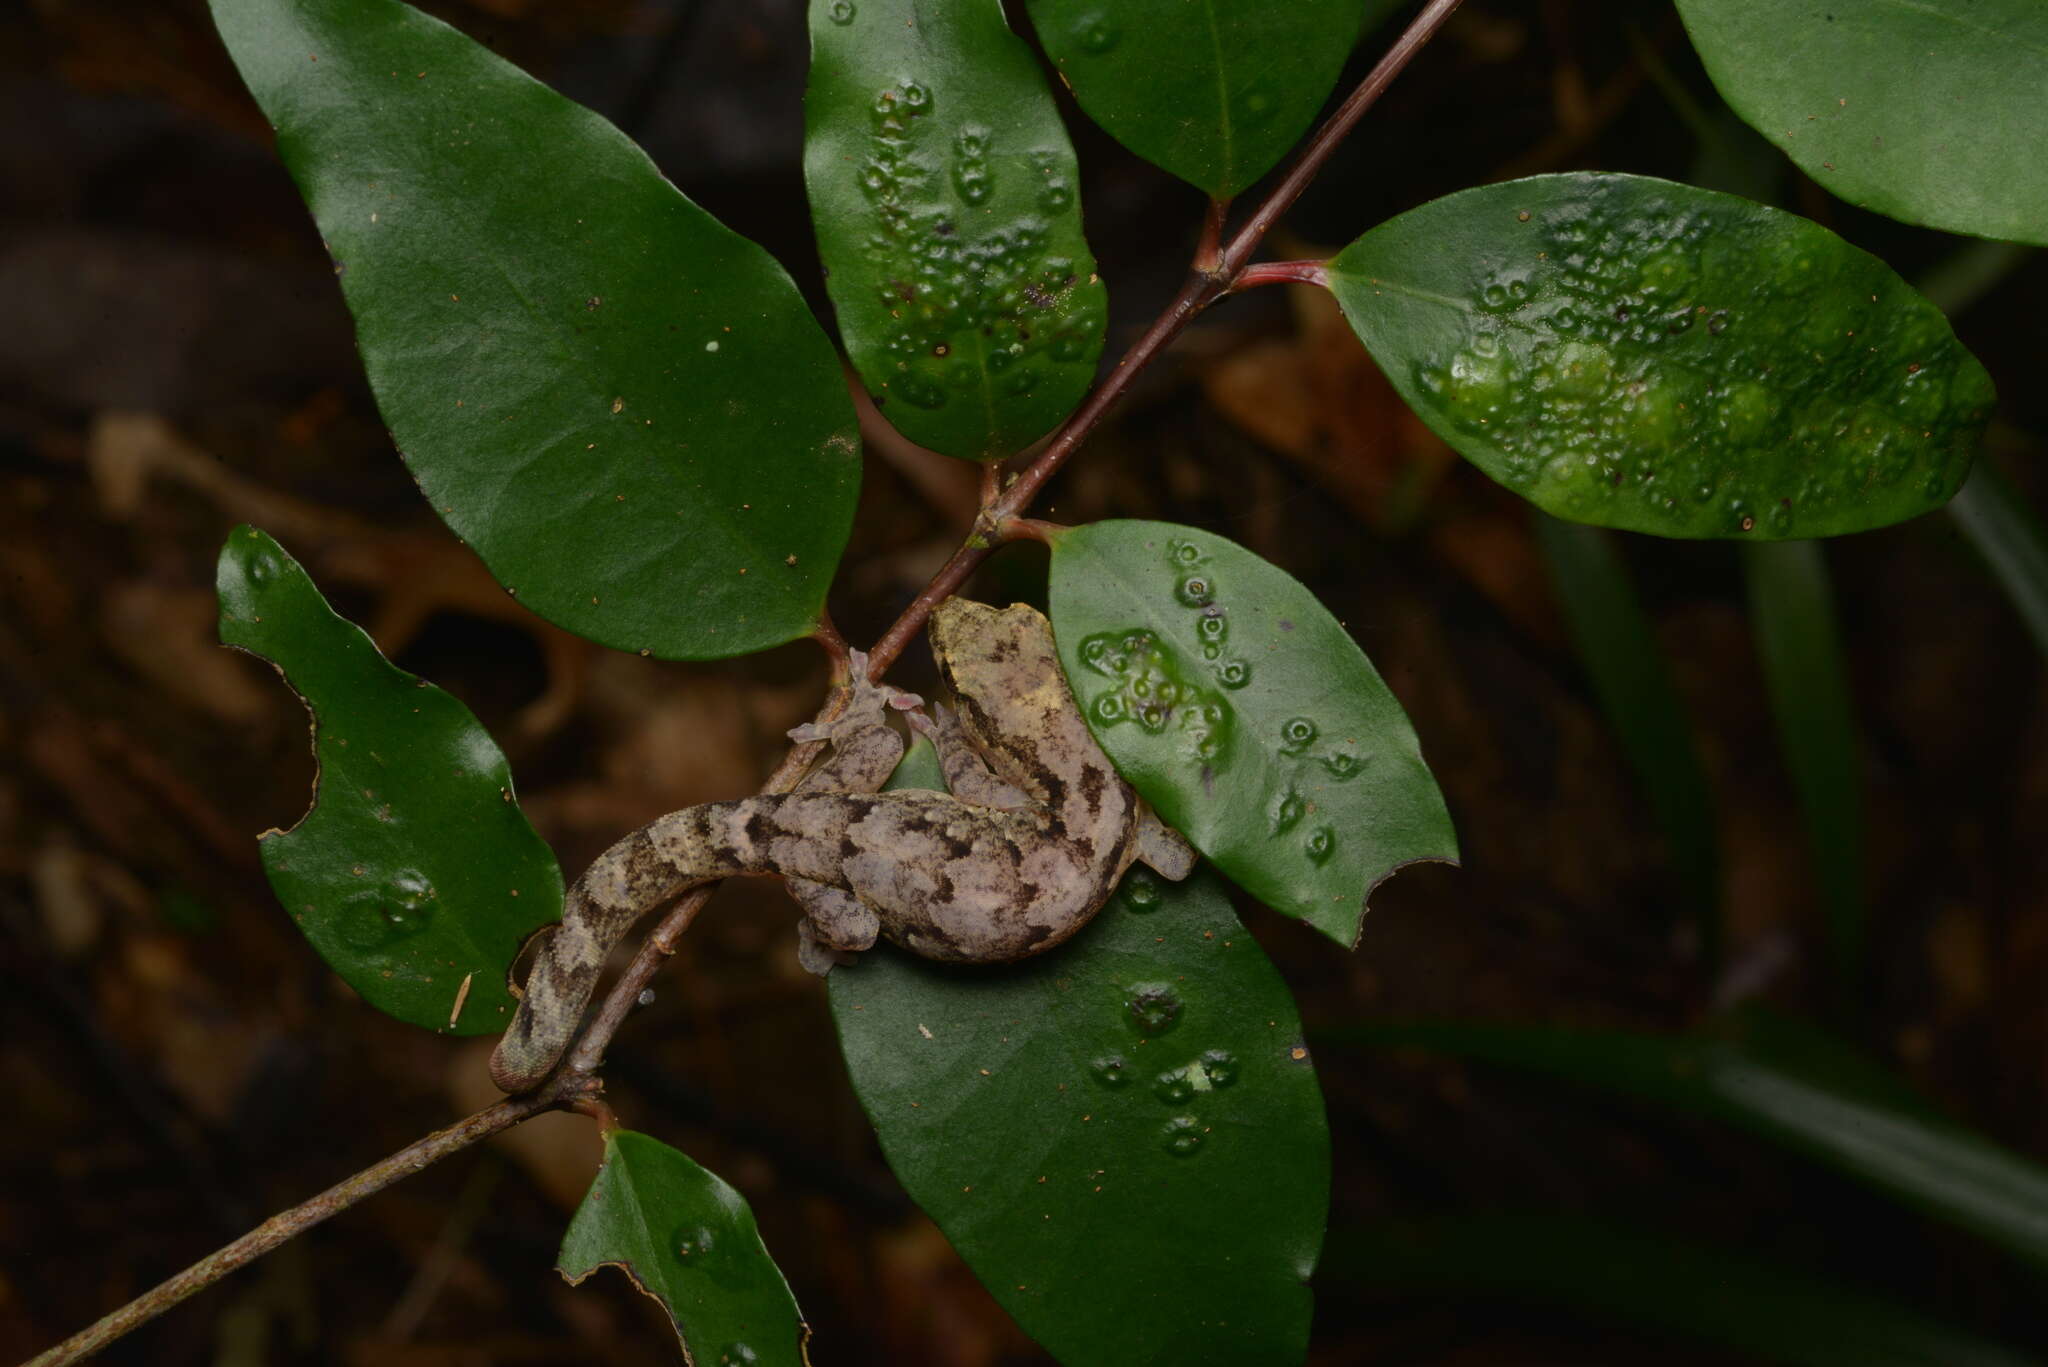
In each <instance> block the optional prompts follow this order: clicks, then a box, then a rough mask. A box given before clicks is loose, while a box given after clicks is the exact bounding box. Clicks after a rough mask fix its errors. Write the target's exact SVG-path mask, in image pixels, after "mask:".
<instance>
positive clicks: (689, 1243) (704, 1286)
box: [555, 1130, 811, 1367]
mask: <svg viewBox="0 0 2048 1367" xmlns="http://www.w3.org/2000/svg"><path fill="white" fill-rule="evenodd" d="M600 1267H616V1268H618V1269H619V1270H620V1271H621V1272H623V1273H625V1274H626V1275H627V1276H628V1277H630V1278H632V1280H633V1285H634V1286H635V1287H637V1288H638V1289H639V1290H640V1291H642V1292H644V1293H646V1294H647V1295H649V1296H651V1297H653V1298H654V1299H655V1300H657V1301H659V1302H660V1303H661V1308H662V1309H663V1310H665V1311H667V1312H668V1317H669V1322H670V1323H671V1324H673V1325H675V1329H676V1337H677V1338H679V1339H681V1340H682V1344H683V1351H684V1353H685V1354H687V1355H688V1360H689V1361H691V1362H696V1363H704V1364H709V1363H717V1364H721V1367H723V1365H724V1364H741V1363H745V1364H758V1367H808V1364H809V1362H810V1358H809V1357H808V1356H807V1355H806V1354H805V1352H804V1345H805V1343H806V1342H808V1341H809V1339H810V1336H811V1331H810V1326H809V1325H807V1324H805V1323H804V1318H803V1313H802V1312H801V1311H799V1310H798V1309H797V1306H796V1300H795V1298H794V1297H792V1296H791V1295H790V1294H789V1284H788V1283H787V1282H785V1281H784V1280H783V1279H782V1271H781V1269H780V1268H778V1267H776V1266H775V1261H774V1260H773V1259H772V1258H770V1257H769V1256H768V1250H767V1248H766V1247H765V1246H763V1244H762V1243H761V1235H760V1232H759V1231H758V1230H756V1229H755V1227H754V1212H753V1211H751V1210H749V1209H748V1208H747V1203H746V1201H744V1200H743V1199H741V1197H740V1194H739V1193H738V1192H736V1191H734V1190H733V1189H732V1188H731V1187H729V1186H727V1185H726V1184H725V1183H724V1182H722V1181H720V1180H719V1179H718V1177H717V1175H716V1174H714V1173H710V1172H706V1171H705V1170H704V1169H703V1168H700V1167H698V1166H697V1165H696V1164H695V1163H694V1162H692V1161H691V1160H690V1158H689V1157H688V1156H687V1155H685V1154H682V1153H678V1152H677V1151H676V1150H674V1149H672V1148H670V1147H669V1146H668V1145H666V1144H664V1143H662V1142H661V1141H660V1140H657V1139H654V1138H651V1137H649V1136H647V1135H644V1134H637V1133H635V1132H634V1131H632V1130H613V1131H611V1132H610V1133H609V1134H607V1135H606V1136H605V1140H604V1166H603V1167H601V1168H599V1169H598V1171H597V1180H596V1181H594V1182H592V1183H591V1184H590V1191H589V1193H588V1194H587V1195H586V1196H584V1198H583V1204H582V1205H580V1206H578V1207H577V1208H576V1216H575V1218H574V1219H573V1220H571V1221H570V1222H569V1230H568V1233H567V1234H565V1235H564V1236H563V1237H562V1251H561V1254H560V1256H559V1257H558V1258H557V1259H556V1260H555V1270H556V1271H558V1272H560V1273H561V1274H562V1275H563V1276H564V1277H566V1278H567V1279H568V1280H569V1284H570V1285H572V1286H574V1285H577V1284H579V1283H581V1282H582V1281H583V1280H584V1278H586V1277H588V1276H590V1274H591V1273H593V1272H595V1271H597V1270H598V1269H599V1268H600Z"/></svg>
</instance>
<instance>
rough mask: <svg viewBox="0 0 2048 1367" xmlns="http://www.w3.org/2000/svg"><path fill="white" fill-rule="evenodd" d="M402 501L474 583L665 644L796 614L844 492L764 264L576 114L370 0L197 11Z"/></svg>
mask: <svg viewBox="0 0 2048 1367" xmlns="http://www.w3.org/2000/svg"><path fill="white" fill-rule="evenodd" d="M213 14H214V20H215V22H216V23H217V24H218V25H219V26H220V31H221V36H222V37H223V38H225V39H226V40H227V45H228V50H229V52H230V53H231V54H232V55H233V57H234V59H235V63H236V65H237V66H238V67H240V69H241V72H242V77H243V79H244V80H246V81H247V82H248V84H249V89H250V90H251V91H252V92H253V93H254V94H255V96H256V100H257V102H258V103H259V104H261V105H262V106H263V110H264V112H265V113H266V114H267V115H268V116H269V117H270V120H271V122H272V123H273V124H274V125H276V127H277V132H278V150H279V152H280V154H281V155H282V156H283V158H284V162H285V165H286V166H287V167H288V168H289V169H290V170H291V173H292V176H293V178H294V179H295V180H297V181H298V184H299V190H300V192H301V193H302V194H303V195H304V196H305V198H306V203H307V204H308V205H309V206H310V207H311V209H312V211H313V217H314V218H315V219H316V220H317V221H318V223H319V225H320V232H321V235H322V236H323V237H325V238H326V240H327V246H328V250H329V251H330V252H331V253H332V254H333V256H334V258H335V261H336V267H335V269H336V271H337V273H338V274H340V276H341V285H342V291H343V293H344V294H345V295H346V296H347V299H348V304H349V308H350V309H351V310H352V311H353V312H354V314H355V318H356V337H357V344H358V346H359V347H360V349H361V351H362V354H363V364H364V367H365V369H366V370H367V371H368V373H369V377H370V384H371V386H372V387H373V388H374V389H375V390H376V393H377V402H378V404H379V406H380V407H381V408H382V410H383V413H384V419H385V422H386V423H388V424H389V426H390V428H391V432H392V435H393V437H394V438H395V439H396V440H397V443H398V447H399V449H400V450H401V451H402V452H403V453H404V454H405V457H406V461H407V464H408V465H409V466H410V467H411V469H412V472H413V475H414V477H415V478H416V479H417V480H418V481H419V485H420V489H421V491H422V492H424V493H425V494H426V496H427V498H428V499H429V500H430V501H431V502H432V503H433V506H434V508H435V510H436V511H437V512H439V513H440V514H441V516H442V517H443V518H445V519H446V521H447V522H448V525H449V526H450V527H452V528H454V530H455V531H456V532H457V533H458V534H459V535H460V536H461V537H462V538H463V539H464V540H466V541H467V542H469V544H470V545H472V546H474V547H475V548H476V549H477V551H478V553H479V554H481V555H482V556H483V558H484V561H485V563H487V564H488V565H489V566H490V568H491V572H492V573H493V574H495V575H496V576H497V577H498V580H499V582H501V583H503V584H504V585H505V586H506V588H507V589H508V590H509V591H511V592H513V593H515V594H516V595H517V596H518V598H519V601H520V602H522V603H524V604H526V605H527V606H528V607H530V608H532V609H533V610H534V611H535V612H538V613H539V614H541V615H542V616H543V617H546V618H548V619H549V620H550V621H553V622H557V623H559V624H561V625H562V626H564V627H567V628H568V629H569V630H571V631H574V632H577V633H579V634H581V635H584V636H587V637H589V638H591V639H592V640H595V641H601V642H603V643H604V644H606V645H611V646H617V647H619V648H620V649H622V650H636V651H642V652H647V653H651V654H655V655H661V656H666V657H672V658H680V659H705V658H715V657H722V656H728V655H739V654H744V653H746V652H748V651H753V650H759V649H762V648H764V647H766V646H771V645H775V644H778V643H780V642H783V641H787V640H790V639H792V638H795V637H798V636H802V635H805V634H806V633H808V632H809V631H811V630H812V628H813V627H814V625H815V623H816V619H817V615H818V612H819V610H820V607H821V606H822V604H823V601H824V594H825V589H826V586H827V584H828V583H829V582H830V581H831V578H832V572H833V568H834V566H835V564H836V563H837V561H838V558H839V553H840V551H841V549H842V548H843V547H844V546H845V544H846V535H847V530H848V528H849V526H850V525H851V523H852V518H853V505H854V500H855V496H856V494H857V493H858V489H859V482H860V462H859V443H858V437H857V433H856V428H855V422H854V414H853V408H852V403H851V400H850V399H849V397H848V395H847V393H846V388H845V384H844V382H843V381H842V379H841V377H840V370H839V361H838V358H837V356H836V355H835V354H834V352H833V349H832V346H831V344H830V343H829V342H828V341H827V340H826V338H825V335H824V333H823V332H822V331H821V330H820V329H819V327H818V326H817V323H816V321H815V320H814V319H812V318H811V316H810V314H809V313H808V311H807V310H806V309H805V307H804V305H803V301H802V300H801V299H800V298H799V297H798V295H797V292H796V287H795V286H794V285H793V284H791V283H790V280H789V277H788V276H787V275H786V274H785V273H784V272H783V270H782V268H781V267H780V266H778V265H776V264H775V262H774V261H773V260H772V259H770V258H769V256H768V255H767V254H766V253H765V252H763V251H762V250H761V249H760V248H759V247H757V246H755V245H754V244H753V243H751V242H749V241H747V240H746V239H744V238H742V237H739V236H738V235H736V234H734V233H732V232H730V231H728V230H727V229H726V228H724V227H723V226H721V225H720V224H719V223H718V222H717V221H715V220H714V219H712V218H711V217H710V216H709V215H707V214H705V213H704V211H703V210H701V209H699V208H698V207H697V206H696V205H694V204H692V203H690V201H689V200H687V199H685V198H683V197H682V195H680V194H678V193H677V192H676V190H675V187H674V186H672V185H670V184H669V183H668V182H667V181H666V180H663V179H662V177H661V174H660V172H658V171H656V170H655V168H654V165H653V163H651V162H650V161H648V159H647V157H646V154H645V153H643V152H641V151H640V149H639V148H637V147H635V146H634V145H633V144H632V143H631V142H630V141H628V140H627V138H626V137H625V135H624V134H622V133H620V132H619V131H618V130H617V129H616V128H613V127H612V126H611V125H610V124H608V123H606V122H605V121H604V120H603V119H601V118H599V117H598V116H597V115H595V114H593V113H591V112H590V111H589V110H587V109H584V108H582V107H580V106H578V105H574V104H571V103H570V102H569V101H567V100H564V99H562V98H561V97H560V96H558V95H556V94H554V93H553V92H552V91H550V90H548V89H547V88H546V87H545V86H542V85H540V84H538V83H537V82H535V81H533V80H531V79H529V78H528V77H526V76H525V75H523V74H521V73H520V72H519V71H517V70H516V69H514V68H513V67H511V66H509V65H507V64H506V63H505V62H503V61H501V60H500V59H499V58H497V57H495V56H493V55H492V54H491V53H489V52H487V51H485V50H484V49H483V48H481V47H479V46H477V45H476V44H475V43H473V42H471V41H470V40H469V39H467V38H465V37H463V36H462V35H461V34H459V33H457V32H456V31H455V30H453V29H451V28H448V27H447V26H446V25H444V24H441V23H439V22H437V21H436V20H433V19H429V18H427V17H426V16H425V15H423V14H420V13H419V12H418V11H416V10H413V9H411V8H409V7H407V6H405V5H401V4H398V3H396V2H395V0H213Z"/></svg>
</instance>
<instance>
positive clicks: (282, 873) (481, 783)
mask: <svg viewBox="0 0 2048 1367" xmlns="http://www.w3.org/2000/svg"><path fill="white" fill-rule="evenodd" d="M217 587H218V590H219V594H220V639H221V641H222V643H223V644H226V645H231V646H235V647H238V648H239V649H242V650H246V651H248V652H250V653H251V654H254V655H260V656H262V657H263V658H264V659H266V660H268V661H270V663H271V664H273V665H275V666H277V670H278V672H279V673H280V674H282V675H283V676H284V680H285V682H286V683H287V684H289V685H291V687H292V690H293V691H294V692H296V693H297V694H298V695H299V698H300V700H301V701H302V702H304V703H305V704H306V707H307V709H308V710H309V711H311V713H312V714H313V755H314V758H315V760H316V761H317V762H318V765H319V775H318V777H317V778H316V779H315V780H314V786H313V805H312V808H311V809H310V810H309V811H307V813H306V814H305V816H303V817H302V818H300V820H299V822H298V824H297V825H295V826H293V827H292V828H291V829H290V830H288V831H267V832H265V833H264V834H263V836H262V837H261V841H262V844H261V850H262V855H263V870H264V872H265V873H267V874H268V875H269V876H270V886H271V889H272V890H273V891H275V892H276V893H277V898H278V900H279V901H280V902H282V903H283V904H284V907H285V910H287V911H289V912H290V913H291V916H292V919H293V920H294V921H296V922H297V923H298V926H299V929H300V930H302V931H304V932H305V935H306V938H307V939H308V940H310V941H312V944H313V948H314V949H316V950H318V951H319V952H320V957H321V958H323V959H325V960H326V961H327V963H328V965H329V966H330V967H331V968H333V969H334V971H335V972H336V973H339V974H340V975H341V976H342V977H343V978H344V979H346V980H347V982H348V984H349V986H351V987H353V988H355V990H356V991H357V992H359V993H361V994H362V996H363V999H364V1000H366V1001H368V1002H369V1003H370V1004H371V1005H372V1006H374V1007H376V1008H377V1009H378V1010H380V1011H383V1012H385V1013H387V1014H388V1015H393V1016H396V1017H398V1018H399V1019H400V1020H403V1021H409V1022H411V1023H412V1024H414V1025H423V1026H426V1027H427V1028H429V1029H432V1030H439V1031H450V1032H453V1033H455V1034H458V1035H487V1034H492V1033H495V1032H496V1031H499V1030H503V1029H504V1028H505V1023H506V1021H507V1020H508V1019H509V1018H510V1014H511V1010H512V998H511V995H510V994H509V993H508V992H507V991H506V989H505V973H506V970H507V969H508V968H509V967H510V966H511V963H512V960H513V958H514V957H515V956H516V955H517V954H518V953H519V947H520V945H521V944H522V943H524V942H525V939H526V937H527V936H528V935H529V934H531V933H532V932H533V931H535V930H536V929H538V928H539V927H541V926H542V925H545V924H546V923H547V922H549V921H552V920H554V919H555V918H556V917H557V916H559V915H560V914H561V911H562V874H561V870H560V869H559V868H557V867H556V865H555V856H554V853H553V852H552V851H550V850H549V849H548V847H547V845H546V844H545V843H543V842H542V840H541V838H540V837H539V836H538V835H535V834H534V832H533V827H531V826H529V825H528V824H527V822H526V817H525V815H524V814H523V813H521V812H520V810H519V808H518V806H517V805H516V804H515V803H514V802H513V800H512V771H511V769H510V768H509V767H508V766H507V765H506V763H505V756H504V755H503V754H502V753H501V752H500V751H499V749H498V747H497V745H496V743H495V742H493V741H492V740H491V737H490V734H489V733H488V732H486V731H485V730H484V729H483V727H481V726H479V725H478V724H477V720H476V718H475V717H473V716H471V715H470V713H469V709H468V708H466V707H464V706H463V705H462V704H461V703H459V702H457V701H456V700H455V699H454V698H452V697H450V696H449V695H448V694H446V693H444V692H442V691H441V690H440V689H438V688H435V687H434V686H433V685H432V684H429V683H428V682H427V681H426V680H425V679H420V678H415V677H414V676H413V675H411V674H408V673H406V672H405V671H404V670H402V669H399V668H397V667H396V666H394V665H392V664H391V663H390V662H388V661H387V660H385V658H384V657H383V656H382V655H380V654H378V653H377V647H376V646H375V645H373V644H371V642H370V638H369V637H368V636H365V635H364V634H363V632H362V629H361V628H359V627H357V626H355V625H354V624H353V623H351V622H348V621H346V620H344V619H343V618H341V617H337V616H336V615H335V614H334V611H333V610H332V609H331V608H329V607H328V606H327V601H326V599H324V598H322V597H321V596H320V591H319V590H318V589H317V588H315V587H314V586H313V581H312V580H311V579H309V578H307V576H306V572H305V570H303V569H302V568H300V566H299V563H298V562H297V561H296V560H294V559H292V558H291V557H290V556H289V555H287V554H285V552H284V549H283V548H282V547H280V546H279V545H278V544H277V542H275V541H273V540H271V539H270V537H268V536H266V535H265V534H264V533H262V532H260V531H258V530H256V529H255V528H254V527H246V526H244V527H237V528H235V530H234V531H233V532H232V533H230V534H229V536H228V541H227V544H226V545H225V546H223V547H222V548H221V553H220V567H219V571H218V579H217Z"/></svg>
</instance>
